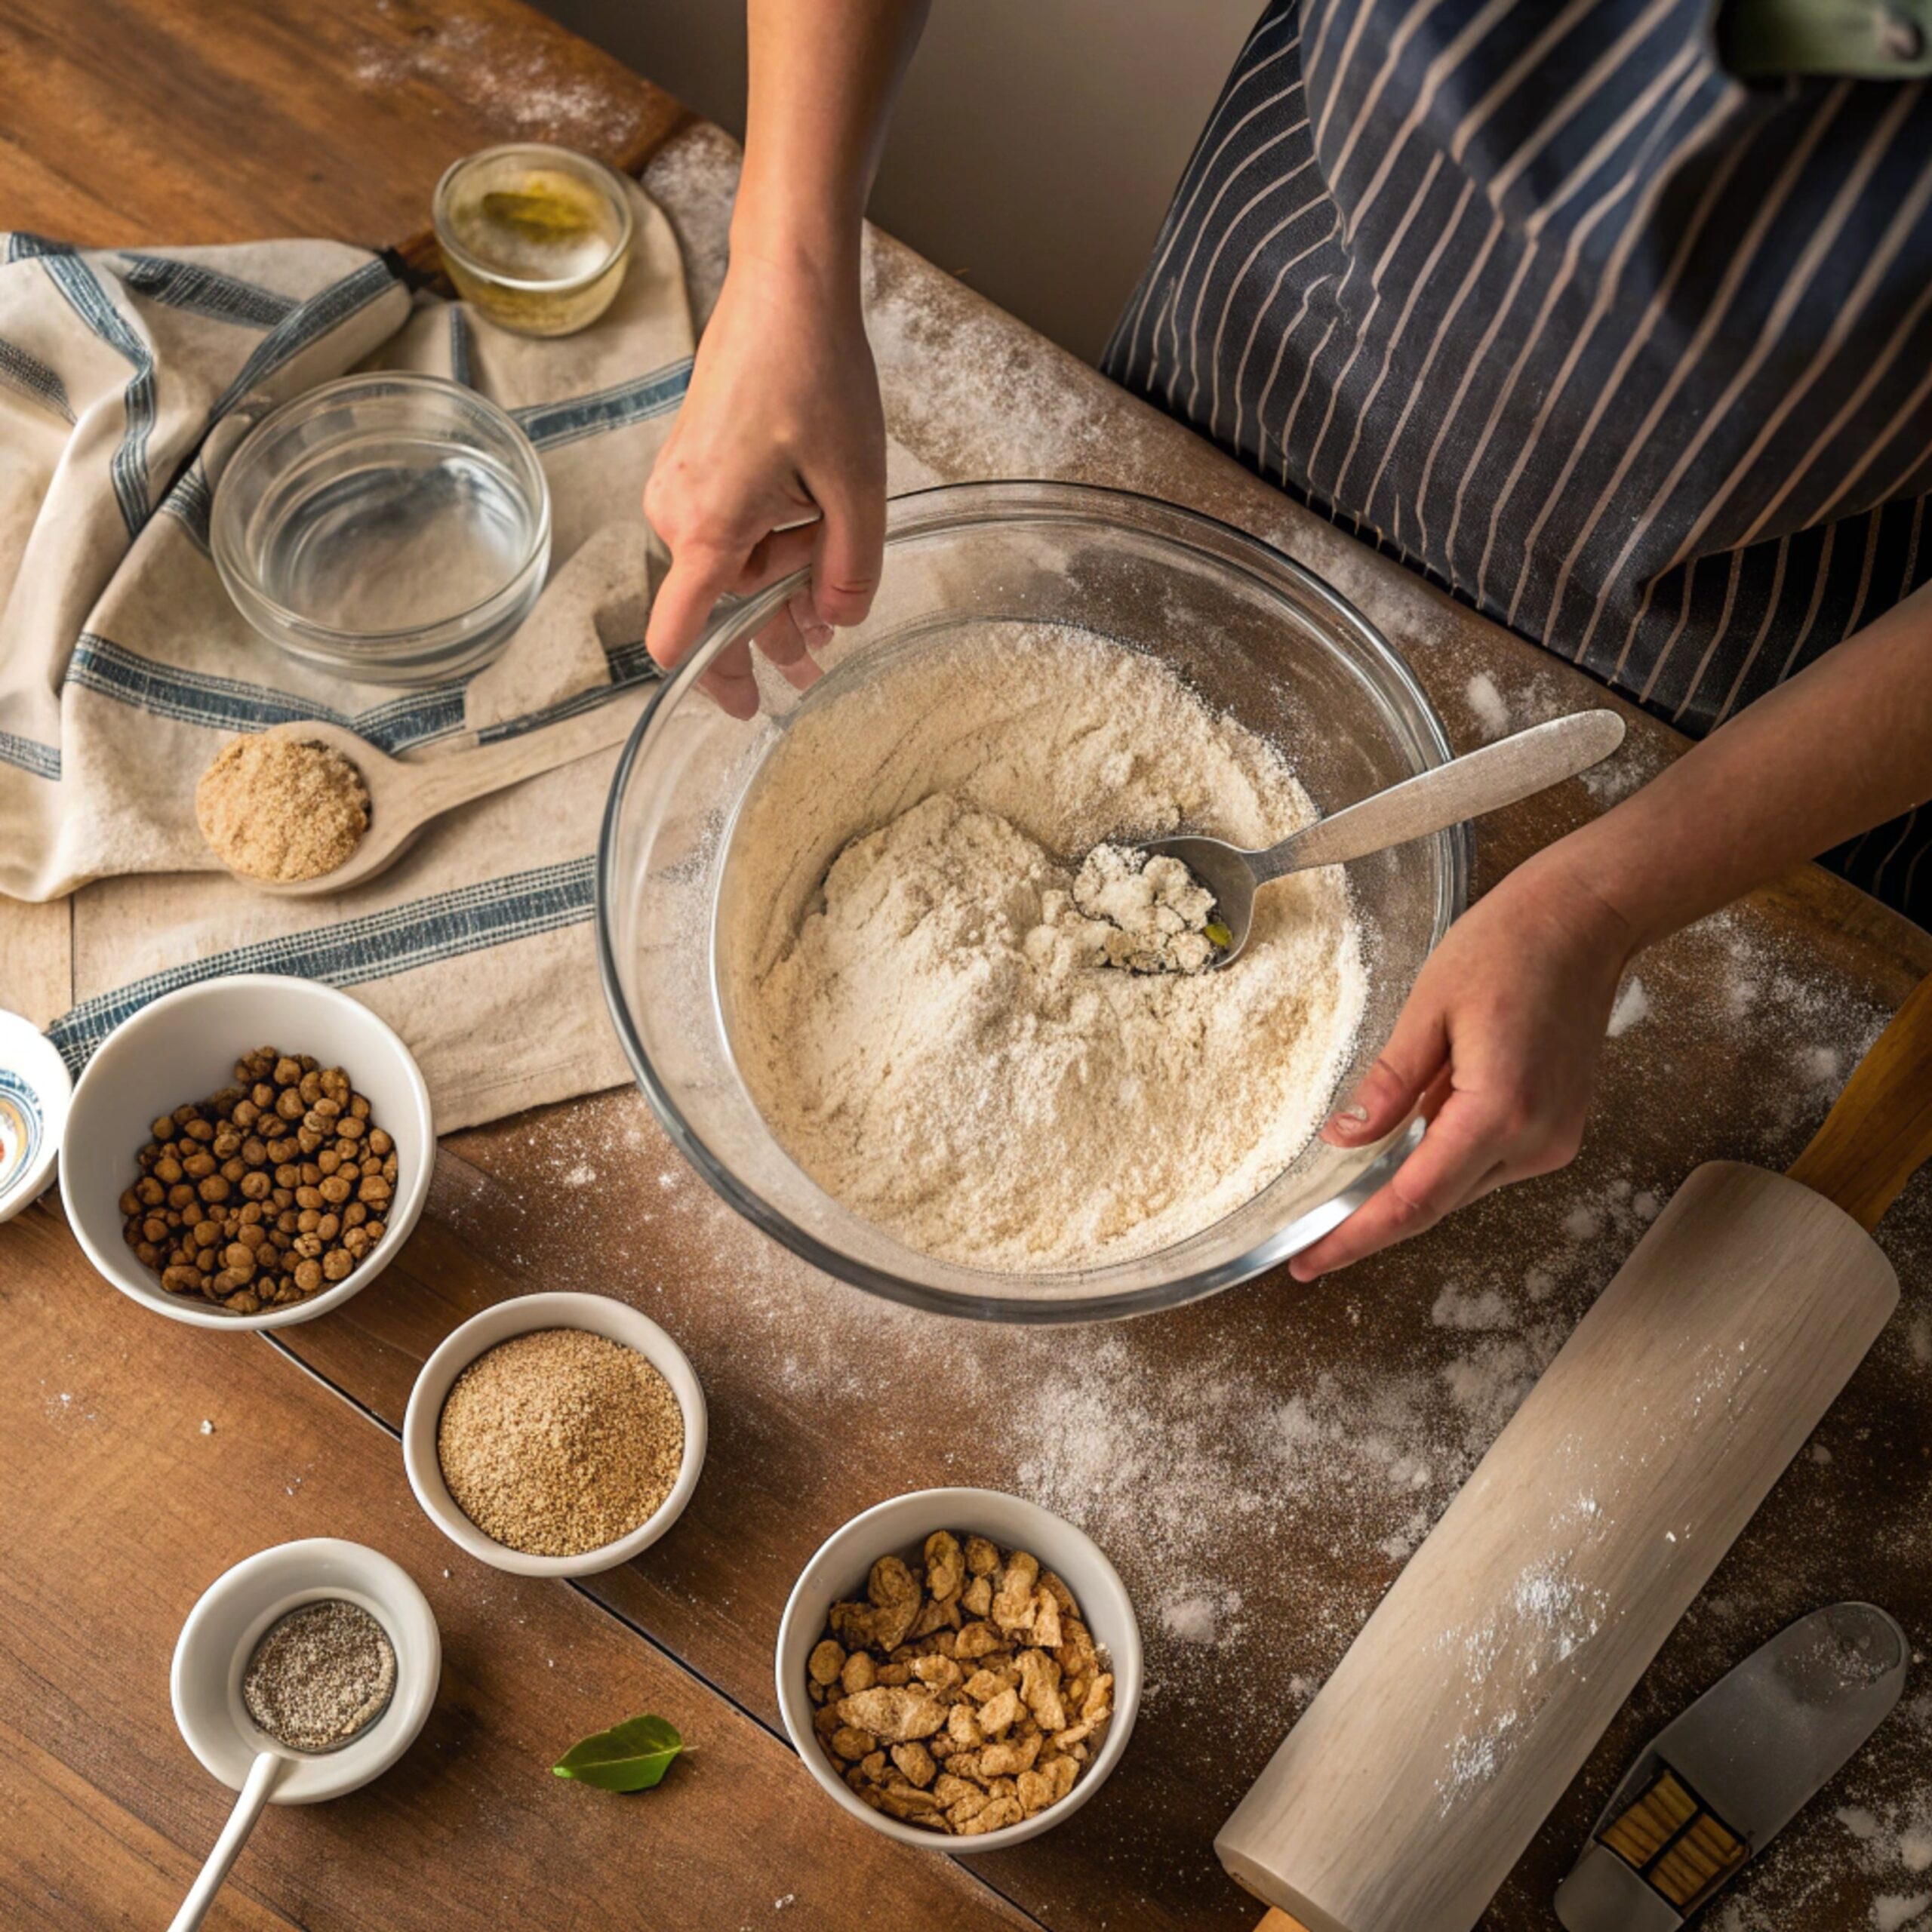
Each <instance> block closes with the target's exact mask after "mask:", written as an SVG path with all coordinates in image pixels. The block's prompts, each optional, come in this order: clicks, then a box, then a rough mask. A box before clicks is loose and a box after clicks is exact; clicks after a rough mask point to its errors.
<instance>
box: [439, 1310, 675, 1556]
mask: <svg viewBox="0 0 1932 1932" xmlns="http://www.w3.org/2000/svg"><path fill="white" fill-rule="evenodd" d="M705 1441H706V1418H705V1404H704V1391H703V1388H702V1386H700V1383H699V1382H698V1379H697V1371H696V1370H694V1368H693V1367H691V1361H690V1359H689V1358H688V1356H687V1355H685V1352H684V1350H683V1349H681V1348H679V1347H678V1345H677V1343H675V1342H674V1341H673V1340H672V1339H671V1337H669V1335H668V1334H666V1333H665V1331H663V1329H662V1328H660V1327H659V1326H658V1325H657V1323H656V1322H654V1321H652V1320H651V1318H650V1317H649V1316H648V1315H641V1314H639V1313H638V1311H637V1310H636V1309H634V1308H632V1306H630V1305H629V1303H626V1302H621V1301H619V1300H617V1299H616V1298H615V1297H613V1296H610V1295H592V1294H534V1295H518V1296H516V1297H513V1298H512V1300H509V1301H503V1302H499V1303H497V1305H496V1306H494V1308H487V1309H485V1310H484V1311H483V1312H482V1313H481V1314H480V1315H472V1316H471V1318H469V1320H468V1321H466V1322H464V1323H463V1324H462V1325H461V1326H460V1327H457V1328H455V1329H454V1330H452V1331H451V1333H450V1334H449V1335H448V1337H445V1340H444V1341H443V1342H442V1343H441V1346H439V1347H438V1349H436V1350H435V1352H434V1353H433V1354H432V1355H430V1357H429V1360H428V1361H426V1362H425V1363H424V1364H423V1366H422V1367H421V1369H420V1371H418V1372H417V1377H416V1381H415V1384H414V1387H413V1388H411V1390H410V1394H409V1406H408V1410H407V1411H406V1412H405V1414H404V1417H403V1423H402V1459H403V1466H404V1468H405V1470H406V1471H407V1472H408V1477H409V1486H410V1487H411V1489H412V1490H414V1491H415V1493H416V1500H417V1502H418V1503H420V1504H421V1505H422V1506H423V1512H424V1514H425V1515H427V1516H428V1517H429V1520H430V1521H432V1523H434V1524H435V1525H436V1527H437V1528H438V1529H439V1530H441V1531H442V1533H443V1534H444V1535H445V1536H446V1537H448V1538H449V1540H451V1542H452V1543H455V1544H456V1545H457V1547H458V1548H459V1549H463V1550H466V1551H467V1552H469V1555H472V1556H474V1557H475V1558H478V1560H479V1561H482V1562H485V1563H488V1564H491V1566H493V1567H494V1568H496V1569H499V1570H508V1571H513V1572H514V1573H515V1574H517V1575H518V1576H522V1577H587V1576H590V1575H592V1574H595V1572H596V1571H600V1570H611V1569H614V1568H616V1567H617V1565H618V1564H620V1563H628V1562H629V1561H630V1560H631V1558H632V1557H634V1556H635V1555H638V1554H639V1553H640V1552H642V1551H644V1550H646V1549H649V1548H650V1547H651V1545H652V1544H653V1543H655V1542H657V1540H658V1538H659V1537H661V1536H663V1534H664V1533H665V1532H666V1531H667V1530H669V1528H670V1527H671V1526H672V1524H674V1523H675V1521H677V1520H678V1518H679V1517H680V1516H681V1515H683V1514H684V1511H685V1505H686V1504H687V1503H689V1502H690V1500H691V1496H692V1493H693V1492H694V1491H695V1490H696V1489H697V1479H698V1475H699V1472H700V1470H701V1469H703V1466H704V1452H705Z"/></svg>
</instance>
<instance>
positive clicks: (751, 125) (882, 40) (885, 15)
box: [731, 0, 927, 273]
mask: <svg viewBox="0 0 1932 1932" xmlns="http://www.w3.org/2000/svg"><path fill="white" fill-rule="evenodd" d="M926 5H927V0H749V5H748V7H747V10H746V12H747V20H748V23H749V41H750V67H751V87H750V94H749V102H748V105H747V109H746V132H745V166H744V173H743V179H742V180H741V182H740V187H739V193H738V203H737V209H736V211H735V212H734V216H733V218H732V223H731V246H732V253H733V255H734V259H739V258H744V257H753V258H761V259H764V260H771V261H774V262H777V263H784V264H785V265H787V266H796V265H798V264H800V263H804V264H808V265H811V266H816V267H817V268H818V269H820V270H822V271H825V272H832V273H843V272H845V271H846V270H848V269H855V268H856V266H857V259H858V245H859V235H860V222H861V219H862V217H863V215H864V213H865V206H866V197H867V195H869V193H870V192H871V189H872V177H873V174H875V172H876V171H877V169H878V158H879V152H880V149H881V147H882V146H883V145H884V139H885V126H886V121H887V118H888V115H889V114H890V113H891V107H892V101H893V97H894V94H896V93H897V90H898V86H899V82H900V76H901V75H903V72H905V68H906V62H907V61H908V60H909V59H910V58H911V57H912V48H913V47H914V45H915V43H916V42H917V41H918V36H919V30H920V29H921V27H922V26H924V23H925V15H926Z"/></svg>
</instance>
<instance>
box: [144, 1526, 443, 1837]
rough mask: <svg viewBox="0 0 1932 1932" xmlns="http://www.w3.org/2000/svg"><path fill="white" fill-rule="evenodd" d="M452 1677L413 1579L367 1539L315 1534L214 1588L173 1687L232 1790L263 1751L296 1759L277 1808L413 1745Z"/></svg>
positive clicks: (189, 1725) (256, 1558) (184, 1646)
mask: <svg viewBox="0 0 1932 1932" xmlns="http://www.w3.org/2000/svg"><path fill="white" fill-rule="evenodd" d="M332 1624H333V1625H334V1627H333V1628H331V1625H332ZM291 1640H292V1641H291ZM441 1670H442V1644H441V1638H440V1637H439V1635H438V1632H437V1629H436V1620H435V1616H434V1615H433V1614H432V1612H431V1611H430V1608H429V1602H428V1600H427V1599H426V1598H425V1597H424V1596H423V1592H422V1591H421V1590H420V1589H418V1588H417V1585H416V1583H415V1582H414V1580H413V1579H412V1578H411V1577H410V1575H409V1574H408V1572H407V1571H405V1570H404V1569H403V1568H402V1567H401V1565H400V1564H398V1563H396V1562H395V1561H392V1559H391V1558H389V1557H386V1556H384V1555H382V1554H381V1553H380V1552H379V1551H377V1550H373V1549H368V1547H366V1546H365V1545H363V1544H361V1543H348V1542H345V1541H343V1540H341V1539H340V1538H339V1537H310V1538H308V1539H307V1540H305V1541H303V1542H300V1543H279V1544H278V1545H277V1546H275V1548H274V1549H265V1550H262V1551H260V1552H257V1554H256V1555H253V1556H251V1557H248V1558H245V1559H244V1560H243V1561H241V1562H239V1563H238V1564H235V1567H233V1568H232V1570H229V1571H225V1572H224V1573H223V1574H222V1575H221V1576H220V1577H217V1579H216V1580H215V1581H214V1583H211V1584H210V1585H209V1586H208V1589H206V1590H205V1591H204V1592H202V1596H201V1598H200V1600H199V1601H198V1602H197V1603H196V1604H195V1607H194V1608H193V1610H192V1611H191V1612H189V1617H188V1620H187V1622H186V1623H185V1624H184V1625H183V1626H182V1630H181V1635H180V1640H179V1641H177V1644H176V1645H175V1647H174V1667H173V1669H172V1672H171V1675H170V1690H171V1696H172V1700H173V1703H174V1717H175V1721H176V1722H177V1724H180V1727H181V1735H182V1736H183V1737H184V1738H185V1739H186V1740H187V1743H188V1748H189V1749H190V1750H191V1751H192V1752H194V1754H195V1756H196V1757H197V1758H199V1759H200V1760H201V1761H202V1764H205V1766H206V1767H208V1770H210V1771H211V1772H212V1773H213V1774H214V1776H215V1777H217V1778H219V1779H220V1780H221V1781H222V1783H223V1784H225V1785H226V1786H229V1788H230V1789H232V1790H235V1791H239V1790H240V1789H242V1786H243V1784H244V1783H245V1782H246V1780H247V1779H248V1773H249V1770H250V1768H251V1766H252V1765H253V1764H254V1761H255V1759H256V1758H257V1755H259V1754H260V1753H261V1752H263V1751H267V1750H276V1749H279V1750H280V1751H281V1752H283V1753H284V1754H285V1755H286V1756H287V1758H288V1764H286V1766H285V1768H284V1770H283V1771H282V1774H281V1777H279V1778H278V1779H277V1780H276V1782H275V1787H274V1789H273V1790H272V1792H270V1794H269V1801H270V1802H271V1803H272V1804H315V1803H317V1802H318V1801H320V1800H322V1799H324V1798H340V1797H341V1796H342V1795H343V1793H345V1792H350V1791H353V1790H355V1789H356V1787H357V1786H359V1785H364V1784H367V1783H368V1782H369V1780H371V1778H374V1777H379V1776H380V1774H382V1773H383V1772H384V1771H386V1770H388V1769H389V1767H390V1766H391V1765H392V1764H394V1763H395V1761H396V1760H397V1759H398V1758H400V1757H401V1755H403V1753H404V1752H405V1751H407V1750H408V1749H409V1747H410V1746H411V1744H412V1743H414V1742H415V1740H416V1738H417V1734H418V1733H419V1732H420V1731H421V1730H422V1728H423V1721H424V1720H425V1719H426V1718H427V1717H428V1716H429V1711H430V1707H431V1706H432V1705H433V1704H434V1703H435V1699H436V1686H437V1682H438V1678H440V1676H441Z"/></svg>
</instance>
